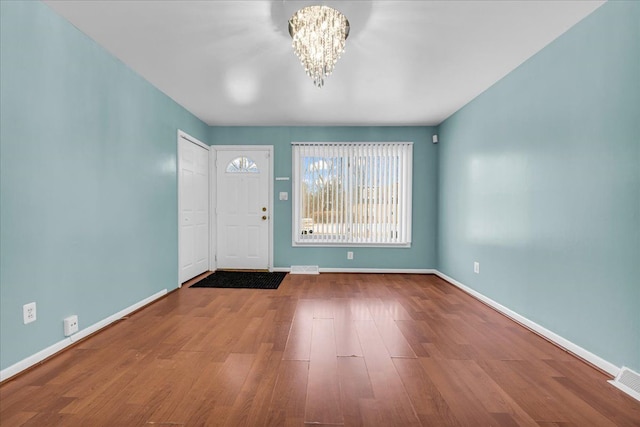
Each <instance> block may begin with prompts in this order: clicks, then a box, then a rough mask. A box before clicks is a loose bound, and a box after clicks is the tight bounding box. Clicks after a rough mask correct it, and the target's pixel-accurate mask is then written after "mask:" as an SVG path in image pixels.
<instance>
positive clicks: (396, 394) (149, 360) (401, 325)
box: [0, 273, 640, 427]
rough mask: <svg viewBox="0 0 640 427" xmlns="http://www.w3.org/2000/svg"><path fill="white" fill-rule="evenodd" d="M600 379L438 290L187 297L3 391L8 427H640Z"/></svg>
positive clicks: (332, 284)
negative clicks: (340, 426) (338, 426)
mask: <svg viewBox="0 0 640 427" xmlns="http://www.w3.org/2000/svg"><path fill="white" fill-rule="evenodd" d="M607 379H609V378H607V376H606V375H604V374H602V373H601V372H599V371H597V370H595V369H593V368H592V367H590V366H588V365H586V364H585V363H583V362H581V361H580V360H578V359H576V358H575V357H573V356H571V355H570V354H568V353H566V352H565V351H563V350H561V349H559V348H557V347H555V346H554V345H552V344H550V343H548V342H547V341H545V340H544V339H542V338H540V337H539V336H537V335H535V334H533V333H532V332H530V331H528V330H526V329H524V328H523V327H521V326H519V325H518V324H516V323H514V322H512V321H511V320H509V319H507V318H505V317H503V316H502V315H500V314H499V313H497V312H495V311H493V310H492V309H490V308H489V307H487V306H485V305H483V304H482V303H480V302H478V301H476V300H474V299H473V298H471V297H470V296H468V295H466V294H464V293H463V292H461V291H460V290H458V289H457V288H455V287H453V286H451V285H449V284H448V283H446V282H444V281H443V280H441V279H439V278H438V277H436V276H428V275H427V276H423V275H388V274H385V275H383V274H376V275H373V274H327V273H325V274H321V275H319V276H295V275H294V276H292V275H288V276H287V277H286V278H285V280H284V282H283V283H282V285H281V286H280V288H279V289H278V290H247V289H207V288H193V289H191V288H187V287H183V288H182V289H180V290H178V291H176V292H173V293H171V294H169V295H168V296H167V297H165V298H163V299H161V300H160V301H158V302H156V303H154V304H152V305H150V306H149V307H146V308H144V309H143V310H141V311H139V312H137V313H134V314H132V315H131V316H130V317H129V318H126V319H123V320H121V321H119V322H117V323H116V324H115V325H114V326H112V327H110V328H108V329H106V330H104V331H102V332H100V333H98V334H96V335H95V336H92V337H90V338H89V339H86V340H85V341H82V342H80V343H79V344H78V345H76V346H75V347H73V348H71V349H69V350H67V351H65V352H63V353H61V354H60V355H58V356H56V357H54V358H52V359H51V360H49V361H47V362H45V363H44V364H42V365H41V366H38V367H37V368H34V369H32V370H31V371H29V372H27V373H25V374H23V375H20V376H19V377H17V378H16V379H14V380H10V381H7V382H5V383H4V384H2V386H0V424H1V425H2V426H22V425H25V426H144V425H150V426H203V425H206V426H234V427H235V426H303V425H305V424H308V425H316V426H323V425H324V426H329V425H345V426H384V427H388V426H545V427H547V426H549V427H550V426H640V404H639V402H637V401H635V400H633V399H632V398H631V397H629V396H627V395H625V394H624V393H622V392H620V391H619V390H617V389H616V388H614V387H612V386H611V385H609V384H607V383H606V380H607Z"/></svg>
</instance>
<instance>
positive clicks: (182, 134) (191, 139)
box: [176, 129, 212, 288]
mask: <svg viewBox="0 0 640 427" xmlns="http://www.w3.org/2000/svg"><path fill="white" fill-rule="evenodd" d="M181 139H184V140H187V141H189V142H191V143H193V144H196V145H198V146H200V147H202V148H204V149H205V150H207V151H210V147H209V146H208V145H207V144H205V143H204V142H202V141H200V140H198V139H197V138H194V137H192V136H191V135H189V134H188V133H186V132H183V131H182V130H180V129H178V137H177V138H176V178H177V179H176V185H177V186H178V188H177V191H178V204H177V206H176V211H177V214H178V215H177V221H176V223H177V226H178V288H181V287H182V282H181V281H180V268H181V266H182V261H181V254H180V252H181V251H180V242H181V239H180V237H181V236H180V233H181V231H180V206H181V205H180V202H181V201H182V196H181V194H180V140H181ZM209 173H211V165H209ZM209 178H211V177H209ZM209 222H211V210H209ZM209 234H211V231H209ZM211 252H212V251H211V244H209V258H211ZM209 270H211V261H209Z"/></svg>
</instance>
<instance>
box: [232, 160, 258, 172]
mask: <svg viewBox="0 0 640 427" xmlns="http://www.w3.org/2000/svg"><path fill="white" fill-rule="evenodd" d="M227 173H260V170H259V169H258V165H256V162H254V161H253V160H251V159H250V158H248V157H244V156H243V157H236V158H235V159H233V160H231V161H230V162H229V164H228V165H227Z"/></svg>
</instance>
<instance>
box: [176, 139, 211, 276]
mask: <svg viewBox="0 0 640 427" xmlns="http://www.w3.org/2000/svg"><path fill="white" fill-rule="evenodd" d="M178 173H179V176H178V185H179V218H178V221H179V224H180V248H179V251H180V255H179V258H180V273H179V274H180V283H184V282H186V281H187V280H189V279H191V278H192V277H195V276H197V275H198V274H201V273H204V272H205V271H207V270H209V150H208V149H206V148H204V147H203V146H200V145H198V144H196V143H194V142H191V141H189V140H187V139H185V138H184V137H182V136H178Z"/></svg>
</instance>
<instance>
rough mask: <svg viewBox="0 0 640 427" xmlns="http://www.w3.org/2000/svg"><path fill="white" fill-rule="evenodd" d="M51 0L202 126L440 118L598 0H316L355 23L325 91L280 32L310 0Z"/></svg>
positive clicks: (427, 122)
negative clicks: (317, 84)
mask: <svg viewBox="0 0 640 427" xmlns="http://www.w3.org/2000/svg"><path fill="white" fill-rule="evenodd" d="M46 3H47V4H48V5H49V6H50V7H51V8H52V9H53V10H55V11H56V12H57V13H59V14H60V15H62V16H63V17H65V18H66V19H68V20H69V21H71V23H72V24H74V25H75V26H76V27H78V28H79V29H80V30H81V31H82V32H84V33H85V34H87V35H88V36H89V37H91V38H92V39H94V40H95V41H96V42H98V43H99V44H100V45H102V46H103V47H104V48H105V49H106V50H108V51H109V52H111V53H112V54H113V55H114V56H116V57H117V58H119V59H120V60H121V61H122V62H124V63H125V64H127V65H128V66H129V67H131V68H132V69H133V70H135V71H136V72H137V73H139V74H140V75H142V76H143V77H144V78H145V79H147V80H148V81H149V82H151V83H152V84H153V85H155V86H156V87H157V88H159V89H160V90H161V91H163V92H164V93H166V94H167V95H168V96H170V97H171V98H173V99H174V100H175V101H176V102H177V103H179V104H180V105H182V106H183V107H184V108H186V109H187V110H189V111H190V112H192V113H193V114H194V115H196V116H197V117H199V118H200V119H201V120H203V121H204V122H206V123H207V124H209V125H436V124H439V123H440V122H442V121H443V120H444V119H446V118H447V117H448V116H450V115H451V114H452V113H454V112H455V111H456V110H458V109H459V108H461V107H462V106H463V105H465V104H466V103H468V102H469V101H470V100H472V99H473V98H475V97H476V96H477V95H479V94H480V93H482V92H483V91H484V90H486V89H487V88H488V87H489V86H491V85H492V84H493V83H495V82H496V81H498V80H499V79H500V78H502V77H503V76H505V75H506V74H508V73H509V72H510V71H512V70H513V69H514V68H516V67H517V66H518V65H520V64H521V63H522V62H524V61H525V60H526V59H527V58H529V57H531V56H532V55H533V54H535V53H536V52H537V51H539V50H540V49H542V48H543V47H544V46H546V45H547V44H548V43H549V42H551V41H552V40H554V39H555V38H556V37H558V36H559V35H560V34H562V33H563V32H565V31H566V30H568V29H569V28H570V27H571V26H573V25H574V24H576V23H577V22H578V21H580V20H581V19H582V18H584V17H585V16H586V15H588V14H589V13H591V12H592V11H593V10H595V9H596V8H598V7H599V6H600V5H601V4H602V3H603V2H602V1H574V0H570V1H548V0H544V1H524V0H520V1H397V0H396V1H372V2H371V1H322V2H315V3H316V4H317V3H322V4H327V5H330V6H333V7H335V8H337V9H338V10H340V11H341V12H343V13H344V14H345V15H346V16H347V18H348V19H349V21H350V23H351V33H350V35H349V38H348V39H347V45H346V49H345V53H344V54H343V56H342V58H341V59H340V60H339V61H338V63H337V64H336V67H335V70H334V72H333V74H332V75H331V76H330V77H328V78H327V79H326V81H325V86H324V87H323V88H321V89H318V88H316V87H315V86H314V85H313V82H312V80H311V79H310V78H309V77H307V76H306V74H305V72H304V69H303V68H302V66H301V65H300V62H299V61H298V59H297V57H296V56H295V55H294V53H293V51H292V48H291V39H290V36H289V33H288V30H287V21H288V19H289V17H290V16H291V15H292V14H293V12H295V11H296V10H297V9H299V8H301V7H304V6H306V5H309V4H312V3H313V2H309V1H292V0H273V1H267V0H261V1H166V0H161V1H150V0H142V1H114V0H112V1H76V0H73V1H59V0H49V1H46Z"/></svg>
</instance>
